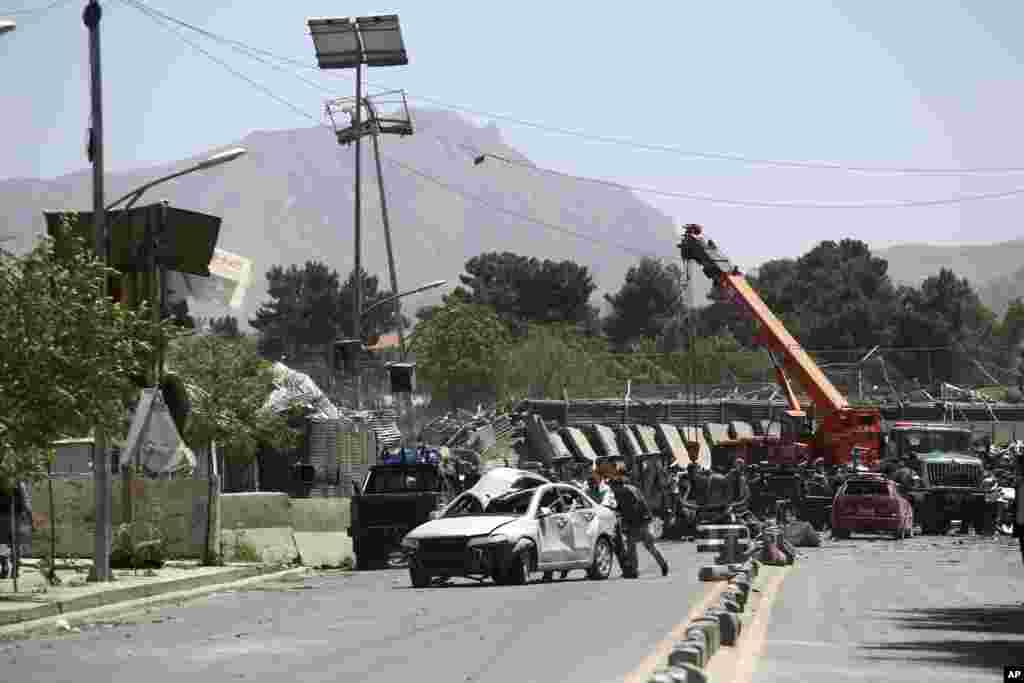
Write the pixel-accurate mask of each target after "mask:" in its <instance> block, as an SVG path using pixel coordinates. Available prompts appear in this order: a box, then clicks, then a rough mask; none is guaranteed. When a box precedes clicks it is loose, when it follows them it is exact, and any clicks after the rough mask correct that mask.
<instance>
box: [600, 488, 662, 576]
mask: <svg viewBox="0 0 1024 683" xmlns="http://www.w3.org/2000/svg"><path fill="white" fill-rule="evenodd" d="M625 479H626V473H625V471H624V470H622V469H620V470H619V471H618V476H616V477H613V478H612V480H611V488H612V495H614V496H615V503H616V506H617V508H618V512H619V519H620V521H621V524H622V531H623V536H625V538H624V539H623V542H624V543H625V548H623V552H622V557H620V558H619V566H621V567H622V575H623V576H624V577H626V578H627V579H635V578H637V569H638V565H639V562H638V558H637V555H636V544H637V541H640V542H641V543H643V544H644V547H645V548H646V549H647V552H649V553H650V554H651V556H652V557H654V559H655V560H657V562H658V566H660V567H661V575H662V576H668V562H666V561H665V557H664V556H663V555H662V554H661V551H660V550H658V546H656V545H654V536H653V535H651V530H650V527H649V524H650V523H651V519H652V518H653V517H652V515H651V511H650V509H649V508H648V507H647V503H646V502H645V501H644V498H643V494H642V493H640V490H639V489H638V488H637V487H635V486H633V485H632V484H627V483H626V481H625Z"/></svg>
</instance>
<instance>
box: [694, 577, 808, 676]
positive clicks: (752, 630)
mask: <svg viewBox="0 0 1024 683" xmlns="http://www.w3.org/2000/svg"><path fill="white" fill-rule="evenodd" d="M794 566H795V565H787V566H784V567H772V566H763V567H761V573H760V574H759V575H758V581H757V583H758V584H760V585H759V586H757V588H759V589H760V592H758V593H756V594H755V593H754V592H751V594H750V595H751V598H752V599H751V600H750V602H751V603H752V604H750V605H748V606H747V608H748V609H749V610H751V620H750V623H748V624H746V628H744V629H743V633H741V634H740V637H739V640H738V641H737V645H736V646H735V647H731V648H730V647H726V648H722V649H720V650H719V651H718V652H717V653H715V655H714V656H712V657H711V661H709V662H708V665H707V667H706V668H705V671H706V672H707V674H708V680H710V681H714V682H715V683H750V681H751V679H752V678H753V677H754V671H755V670H756V668H757V663H758V660H759V659H760V656H761V653H762V652H763V651H764V646H765V641H766V639H767V635H768V624H769V623H770V621H771V609H772V604H773V603H774V602H775V598H776V597H778V595H779V589H780V588H781V587H782V582H783V581H784V580H785V579H786V576H787V575H788V574H789V572H790V571H791V570H792V568H793V567H794ZM755 595H756V598H755V597H754V596H755Z"/></svg>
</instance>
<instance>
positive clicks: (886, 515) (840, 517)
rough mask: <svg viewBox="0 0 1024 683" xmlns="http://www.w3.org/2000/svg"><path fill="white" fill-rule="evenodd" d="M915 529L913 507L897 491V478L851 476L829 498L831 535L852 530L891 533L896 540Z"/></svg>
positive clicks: (846, 534) (835, 535)
mask: <svg viewBox="0 0 1024 683" xmlns="http://www.w3.org/2000/svg"><path fill="white" fill-rule="evenodd" d="M913 530H914V508H913V507H912V506H911V504H910V501H908V500H907V499H906V498H904V497H903V496H901V495H900V494H899V491H898V489H897V488H896V482H894V481H891V480H889V479H886V478H885V477H883V476H881V475H857V476H855V477H850V478H849V479H847V480H846V482H845V483H844V484H843V485H842V486H841V487H840V488H839V491H838V492H837V493H836V497H835V500H833V501H832V537H833V538H849V537H850V534H851V533H864V532H867V533H890V534H893V536H895V537H896V540H902V539H904V538H908V537H909V536H911V535H912V534H913Z"/></svg>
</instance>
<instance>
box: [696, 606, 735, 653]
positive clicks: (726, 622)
mask: <svg viewBox="0 0 1024 683" xmlns="http://www.w3.org/2000/svg"><path fill="white" fill-rule="evenodd" d="M704 616H705V617H707V618H708V619H715V620H717V621H718V629H719V633H720V635H721V638H722V645H735V644H736V640H737V638H739V636H740V629H741V628H742V627H741V626H740V620H739V617H738V616H737V615H736V614H735V613H733V612H731V611H729V610H727V609H722V608H720V607H713V608H711V609H709V610H707V611H705V612H704Z"/></svg>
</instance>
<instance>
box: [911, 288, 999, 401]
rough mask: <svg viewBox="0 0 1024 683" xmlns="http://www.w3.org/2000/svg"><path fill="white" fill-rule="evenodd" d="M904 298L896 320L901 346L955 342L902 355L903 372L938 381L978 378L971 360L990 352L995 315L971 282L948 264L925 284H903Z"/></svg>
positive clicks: (928, 345)
mask: <svg viewBox="0 0 1024 683" xmlns="http://www.w3.org/2000/svg"><path fill="white" fill-rule="evenodd" d="M900 298H901V302H902V308H901V310H900V311H899V313H898V314H897V315H896V316H894V320H893V329H894V336H895V345H896V346H902V347H949V348H948V350H941V351H934V352H929V353H928V355H925V354H922V353H904V354H898V355H896V356H895V358H894V364H895V365H896V366H897V368H898V369H899V370H900V372H902V373H903V374H904V375H906V376H908V377H915V378H918V379H920V380H921V381H925V382H926V381H928V380H929V375H930V379H934V380H935V381H946V382H954V383H955V382H961V381H963V380H964V379H967V378H969V377H972V376H973V368H970V367H969V366H970V360H973V359H974V358H977V357H978V356H979V355H984V354H985V353H986V350H987V349H986V348H985V347H986V346H988V345H989V344H990V337H991V336H992V334H991V333H992V332H993V330H994V328H995V317H994V316H993V314H992V313H991V311H989V310H988V309H987V308H986V307H985V306H984V305H983V304H982V303H981V301H980V299H979V298H978V295H977V293H975V291H974V289H973V288H972V287H971V284H970V282H968V281H967V279H966V278H958V277H957V276H956V274H955V273H954V272H953V271H952V270H949V269H947V268H943V269H941V270H940V271H939V273H938V274H937V275H933V276H931V277H929V278H927V279H925V281H924V282H922V283H921V286H920V288H914V287H903V288H902V289H901V290H900ZM968 372H969V373H970V374H968Z"/></svg>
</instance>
